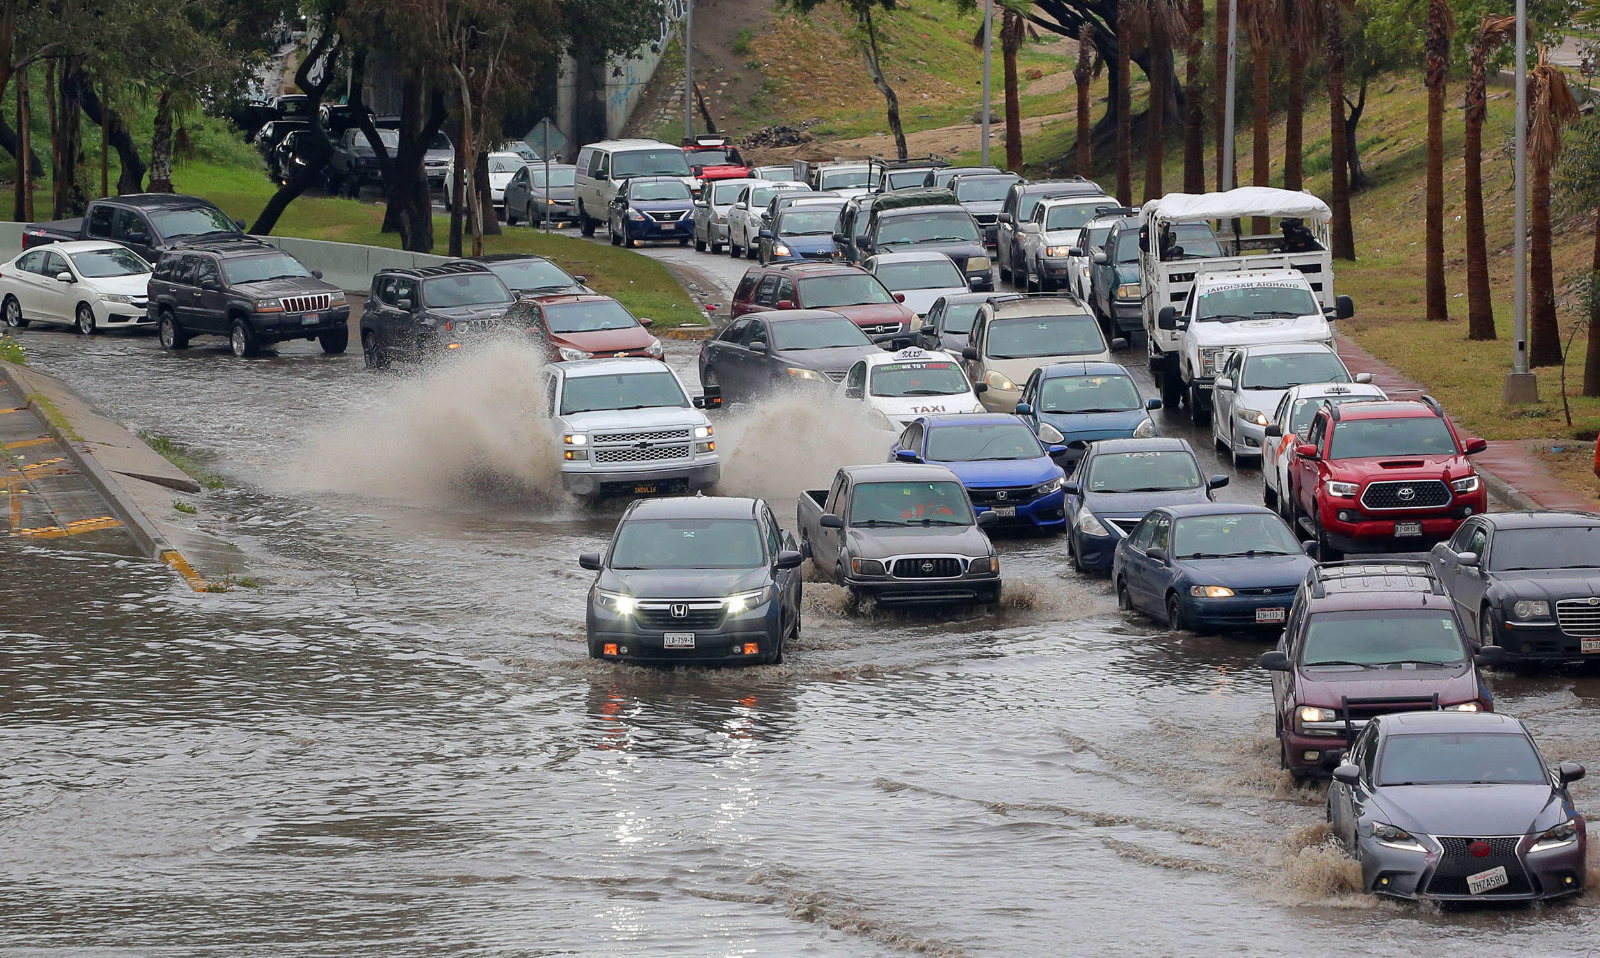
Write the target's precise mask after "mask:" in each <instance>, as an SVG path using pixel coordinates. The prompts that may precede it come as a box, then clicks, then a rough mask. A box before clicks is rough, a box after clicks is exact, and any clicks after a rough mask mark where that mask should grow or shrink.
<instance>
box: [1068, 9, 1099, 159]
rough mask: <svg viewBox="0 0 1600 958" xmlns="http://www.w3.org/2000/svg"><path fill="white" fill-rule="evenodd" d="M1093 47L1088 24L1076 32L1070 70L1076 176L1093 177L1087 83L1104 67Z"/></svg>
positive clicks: (1092, 37)
mask: <svg viewBox="0 0 1600 958" xmlns="http://www.w3.org/2000/svg"><path fill="white" fill-rule="evenodd" d="M1104 62H1105V61H1103V60H1101V59H1100V53H1099V51H1098V50H1096V49H1095V46H1094V27H1093V26H1092V25H1090V24H1088V23H1085V24H1084V25H1083V29H1082V30H1080V31H1079V32H1078V63H1077V65H1076V66H1074V67H1073V68H1072V85H1073V86H1074V87H1076V88H1077V93H1078V175H1079V176H1093V175H1094V139H1093V137H1092V136H1091V135H1090V133H1091V131H1090V129H1089V83H1090V81H1092V80H1093V79H1094V78H1095V77H1097V76H1099V75H1100V68H1101V67H1102V66H1103V65H1104Z"/></svg>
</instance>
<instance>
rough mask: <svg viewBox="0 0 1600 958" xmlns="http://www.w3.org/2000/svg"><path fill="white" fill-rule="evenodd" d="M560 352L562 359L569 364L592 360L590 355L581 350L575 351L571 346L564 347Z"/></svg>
mask: <svg viewBox="0 0 1600 958" xmlns="http://www.w3.org/2000/svg"><path fill="white" fill-rule="evenodd" d="M559 352H560V353H561V358H562V359H563V360H564V361H566V362H569V363H575V362H577V361H578V360H580V359H589V358H591V357H590V354H589V353H586V352H584V351H583V350H581V349H573V348H572V347H571V346H562V347H561V349H560V350H559Z"/></svg>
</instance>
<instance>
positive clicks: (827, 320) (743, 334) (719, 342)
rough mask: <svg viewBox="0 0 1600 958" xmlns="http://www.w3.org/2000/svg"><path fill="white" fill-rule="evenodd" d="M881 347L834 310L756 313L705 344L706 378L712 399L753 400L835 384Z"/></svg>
mask: <svg viewBox="0 0 1600 958" xmlns="http://www.w3.org/2000/svg"><path fill="white" fill-rule="evenodd" d="M880 351H881V348H880V347H878V346H876V345H874V344H873V342H872V341H871V340H869V339H868V338H867V334H866V333H863V332H862V331H861V327H859V326H857V325H856V324H855V323H853V322H851V321H850V320H849V319H846V318H845V317H844V316H841V315H840V314H838V313H835V312H831V311H829V310H823V309H795V310H772V311H769V312H762V313H751V314H749V315H746V316H741V317H739V318H738V319H735V320H734V321H733V322H731V323H729V324H728V325H727V327H726V328H725V329H723V331H722V332H721V333H720V334H719V335H718V336H717V338H715V339H708V340H706V341H705V343H704V344H703V345H702V346H701V347H700V382H701V383H703V384H704V386H705V395H706V398H707V399H708V400H713V399H719V398H720V399H721V400H726V401H728V402H749V401H751V400H753V399H757V398H760V397H762V396H764V395H766V394H769V393H772V392H774V391H777V390H780V389H784V388H790V387H795V386H822V387H831V386H832V384H834V383H837V382H840V381H841V380H843V379H844V374H845V373H846V372H847V371H848V370H849V369H850V367H851V366H853V365H855V363H856V360H858V359H861V358H862V357H863V356H871V355H873V354H875V353H878V352H880ZM823 395H824V392H823V391H822V390H818V392H817V396H818V397H819V398H820V397H821V396H823Z"/></svg>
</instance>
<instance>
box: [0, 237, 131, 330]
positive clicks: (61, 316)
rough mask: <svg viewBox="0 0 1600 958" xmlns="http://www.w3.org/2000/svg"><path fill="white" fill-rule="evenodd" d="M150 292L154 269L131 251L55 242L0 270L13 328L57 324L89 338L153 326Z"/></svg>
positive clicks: (1, 300) (0, 296)
mask: <svg viewBox="0 0 1600 958" xmlns="http://www.w3.org/2000/svg"><path fill="white" fill-rule="evenodd" d="M149 290H150V264H149V263H147V262H145V261H144V259H143V258H142V257H140V256H139V254H138V253H135V252H134V251H133V250H131V249H128V248H127V247H126V246H121V245H119V244H117V243H106V242H103V241H99V240H83V241H74V242H70V243H54V244H51V245H49V246H37V247H34V248H33V249H30V250H27V251H26V252H24V253H22V254H21V255H20V256H18V257H17V258H15V259H13V260H12V261H11V262H9V263H6V264H5V265H4V266H0V315H3V316H4V317H5V321H6V325H7V326H10V327H11V328H13V329H20V328H22V327H25V326H27V325H28V324H29V323H33V322H39V323H55V324H58V325H61V326H72V327H75V328H76V329H77V330H78V332H80V333H83V334H84V335H86V336H87V335H93V334H94V333H97V332H99V331H100V330H102V329H129V328H132V327H134V326H149V325H152V324H153V323H154V320H152V319H151V318H150V316H149V313H148V312H147V310H146V308H145V307H146V305H147V304H148V302H149Z"/></svg>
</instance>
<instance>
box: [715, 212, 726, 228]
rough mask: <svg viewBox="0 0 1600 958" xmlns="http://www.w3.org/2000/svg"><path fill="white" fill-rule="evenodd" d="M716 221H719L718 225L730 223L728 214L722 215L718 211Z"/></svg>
mask: <svg viewBox="0 0 1600 958" xmlns="http://www.w3.org/2000/svg"><path fill="white" fill-rule="evenodd" d="M716 223H717V225H718V226H727V225H728V218H727V217H726V216H724V215H722V214H721V213H718V214H717V220H716Z"/></svg>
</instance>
